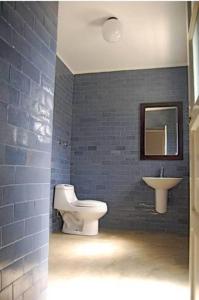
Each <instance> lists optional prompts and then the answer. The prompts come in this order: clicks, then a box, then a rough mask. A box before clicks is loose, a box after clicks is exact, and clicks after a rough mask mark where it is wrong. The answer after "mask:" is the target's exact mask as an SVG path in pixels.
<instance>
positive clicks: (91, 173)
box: [71, 67, 189, 234]
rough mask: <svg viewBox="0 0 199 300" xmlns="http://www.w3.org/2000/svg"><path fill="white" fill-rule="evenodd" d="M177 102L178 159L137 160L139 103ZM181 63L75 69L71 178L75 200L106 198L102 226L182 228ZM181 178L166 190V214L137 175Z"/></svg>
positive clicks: (184, 229) (184, 84) (185, 217)
mask: <svg viewBox="0 0 199 300" xmlns="http://www.w3.org/2000/svg"><path fill="white" fill-rule="evenodd" d="M167 101H171V102H173V101H181V102H183V119H184V120H183V121H184V123H183V131H184V134H183V135H184V159H183V160H178V161H177V160H176V161H150V160H149V161H141V160H140V159H139V135H140V132H139V130H140V128H139V126H140V125H139V124H140V122H139V105H140V103H146V102H167ZM188 142H189V141H188V96H187V68H186V67H176V68H162V69H150V70H135V71H121V72H108V73H96V74H83V75H76V76H75V79H74V98H73V121H72V154H71V182H72V184H74V185H75V187H76V191H77V195H78V197H79V198H81V199H99V200H103V201H105V202H107V204H108V208H109V211H108V214H107V215H106V216H105V217H104V218H103V219H102V220H101V226H103V227H106V228H118V229H133V230H151V231H152V230H154V231H168V232H178V233H182V234H186V233H187V230H188V210H189V209H188V206H189V205H188V203H189V199H188V169H189V168H188ZM161 166H164V167H165V175H166V176H177V177H178V176H179V177H183V182H182V183H181V184H179V185H178V186H177V187H175V188H173V189H172V190H171V191H170V192H169V203H168V212H167V213H166V214H158V213H156V212H155V210H154V190H153V189H151V188H149V187H148V186H147V185H146V184H145V183H144V182H143V181H142V177H143V176H157V175H159V170H160V167H161Z"/></svg>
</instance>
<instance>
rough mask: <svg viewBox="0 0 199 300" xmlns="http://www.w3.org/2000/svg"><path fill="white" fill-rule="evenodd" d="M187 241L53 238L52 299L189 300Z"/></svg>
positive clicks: (126, 236) (127, 236)
mask: <svg viewBox="0 0 199 300" xmlns="http://www.w3.org/2000/svg"><path fill="white" fill-rule="evenodd" d="M187 249H188V243H187V238H185V237H178V236H176V235H171V234H166V233H162V234H157V233H135V232H129V231H127V232H118V231H117V232H114V231H110V232H104V233H100V234H99V235H98V236H95V237H85V236H74V235H65V234H62V233H59V234H52V236H51V240H50V259H49V289H48V300H56V299H57V300H58V299H63V300H65V299H72V300H79V299H81V300H82V299H86V300H91V299H92V300H98V299H100V300H102V299H103V300H106V299H114V300H119V299H120V300H121V299H125V300H144V299H149V300H150V299H151V300H160V299H161V300H189V299H190V297H189V291H188V250H187Z"/></svg>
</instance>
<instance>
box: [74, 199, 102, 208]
mask: <svg viewBox="0 0 199 300" xmlns="http://www.w3.org/2000/svg"><path fill="white" fill-rule="evenodd" d="M73 205H74V206H78V207H99V206H100V207H104V206H106V203H104V202H102V201H96V200H81V201H75V202H73Z"/></svg>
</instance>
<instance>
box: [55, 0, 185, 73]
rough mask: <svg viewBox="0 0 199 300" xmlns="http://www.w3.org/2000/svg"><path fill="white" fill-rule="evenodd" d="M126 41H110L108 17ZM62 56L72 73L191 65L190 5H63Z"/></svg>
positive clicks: (81, 3)
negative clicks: (105, 36)
mask: <svg viewBox="0 0 199 300" xmlns="http://www.w3.org/2000/svg"><path fill="white" fill-rule="evenodd" d="M111 16H115V17H117V18H118V19H119V20H120V21H121V23H122V26H123V36H122V39H121V40H120V41H119V42H117V43H108V42H106V41H105V40H104V39H103V37H102V33H101V26H102V24H103V22H104V20H105V19H106V18H108V17H111ZM57 47H58V48H57V53H58V56H59V57H60V58H61V59H62V60H63V61H64V62H65V64H66V65H67V66H68V68H69V69H70V70H71V71H72V72H73V73H74V74H80V73H90V72H91V73H92V72H104V71H105V72H106V71H117V70H133V69H146V68H159V67H173V66H182V65H187V47H186V2H117V1H112V2H110V1H107V2H106V1H101V2H100V1H97V2H94V1H90V2H87V1H77V2H72V1H67V2H59V18H58V46H57Z"/></svg>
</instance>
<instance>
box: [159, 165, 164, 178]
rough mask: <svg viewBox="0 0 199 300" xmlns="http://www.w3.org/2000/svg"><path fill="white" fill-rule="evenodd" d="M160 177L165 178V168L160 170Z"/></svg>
mask: <svg viewBox="0 0 199 300" xmlns="http://www.w3.org/2000/svg"><path fill="white" fill-rule="evenodd" d="M160 177H164V167H161V168H160Z"/></svg>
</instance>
